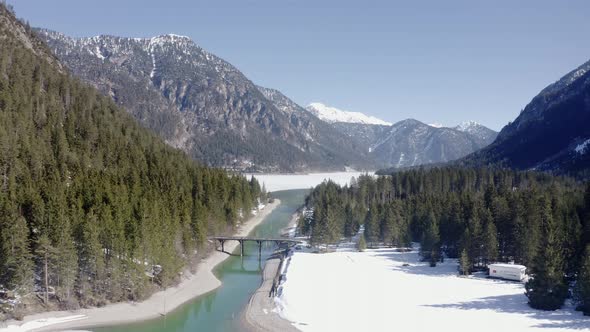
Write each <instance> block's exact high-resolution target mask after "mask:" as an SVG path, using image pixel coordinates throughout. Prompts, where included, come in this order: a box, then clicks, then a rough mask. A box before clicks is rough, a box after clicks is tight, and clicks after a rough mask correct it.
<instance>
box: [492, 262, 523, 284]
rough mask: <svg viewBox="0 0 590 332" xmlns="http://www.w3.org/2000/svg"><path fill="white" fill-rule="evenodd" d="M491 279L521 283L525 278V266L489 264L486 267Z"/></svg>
mask: <svg viewBox="0 0 590 332" xmlns="http://www.w3.org/2000/svg"><path fill="white" fill-rule="evenodd" d="M488 269H489V275H490V277H491V278H500V279H507V280H515V281H523V280H524V279H525V277H526V266H524V265H517V264H500V263H498V264H490V265H488Z"/></svg>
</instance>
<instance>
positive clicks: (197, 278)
mask: <svg viewBox="0 0 590 332" xmlns="http://www.w3.org/2000/svg"><path fill="white" fill-rule="evenodd" d="M279 204H280V200H278V199H275V200H274V202H273V203H271V204H268V205H267V206H266V207H265V208H264V209H262V210H261V211H260V212H259V213H258V214H257V215H256V216H253V217H252V218H250V219H249V220H248V221H247V222H245V223H243V224H242V225H241V227H240V228H239V230H238V231H237V233H236V236H246V235H248V234H249V233H250V232H251V231H252V230H253V229H254V228H255V227H256V226H257V225H259V224H260V223H261V222H262V221H263V220H264V219H265V218H266V216H268V215H269V214H270V213H271V212H272V211H273V210H274V209H275V208H276V207H277V206H278V205H279ZM237 245H238V242H236V241H231V242H228V243H226V245H225V250H226V251H229V252H232V251H233V250H234V249H235V248H236V247H237ZM228 257H229V255H227V254H225V253H221V252H218V251H214V252H212V253H211V254H210V255H209V256H208V257H207V258H206V259H205V260H203V261H201V262H200V263H199V264H198V266H197V271H196V272H195V273H194V274H190V273H189V272H187V273H185V275H187V278H186V279H184V280H183V281H182V282H181V283H180V284H179V285H178V286H176V287H171V288H168V289H166V290H164V291H161V292H158V293H155V294H153V295H152V296H151V297H150V298H149V299H147V300H145V301H143V302H139V303H116V304H112V305H107V306H106V307H102V308H91V309H81V310H77V311H75V312H70V311H55V312H46V313H40V314H36V315H31V316H27V317H25V319H24V320H23V321H22V322H17V321H9V322H5V323H0V332H24V331H55V330H60V331H61V330H64V329H74V328H76V329H80V328H87V327H94V326H105V325H117V324H124V323H130V322H137V321H142V320H148V319H152V318H157V317H160V316H162V315H163V314H165V313H167V312H170V311H172V310H174V309H175V308H178V307H179V306H181V305H182V304H184V303H186V302H188V301H190V300H192V299H193V298H195V297H197V296H199V295H202V294H205V293H208V292H210V291H212V290H214V289H215V288H217V287H219V286H220V285H221V282H220V281H219V279H217V278H216V277H215V275H214V274H213V269H214V268H215V266H217V265H218V264H220V263H221V262H223V261H224V260H225V259H227V258H228ZM5 326H7V327H5Z"/></svg>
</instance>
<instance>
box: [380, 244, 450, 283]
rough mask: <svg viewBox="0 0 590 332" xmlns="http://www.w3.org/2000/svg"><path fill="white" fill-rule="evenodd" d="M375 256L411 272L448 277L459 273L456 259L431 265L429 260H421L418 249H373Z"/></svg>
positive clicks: (396, 267) (395, 267)
mask: <svg viewBox="0 0 590 332" xmlns="http://www.w3.org/2000/svg"><path fill="white" fill-rule="evenodd" d="M373 255H374V256H375V257H382V258H386V259H388V260H390V261H391V262H392V263H393V266H392V268H393V269H394V270H396V271H401V272H404V273H409V274H418V275H426V276H432V277H448V276H454V275H457V262H456V260H445V262H444V263H439V264H437V266H436V267H431V266H430V264H429V263H428V262H421V261H420V256H419V255H418V251H417V250H416V249H414V250H412V251H411V252H398V251H397V249H395V248H391V249H389V248H388V249H379V250H375V251H373Z"/></svg>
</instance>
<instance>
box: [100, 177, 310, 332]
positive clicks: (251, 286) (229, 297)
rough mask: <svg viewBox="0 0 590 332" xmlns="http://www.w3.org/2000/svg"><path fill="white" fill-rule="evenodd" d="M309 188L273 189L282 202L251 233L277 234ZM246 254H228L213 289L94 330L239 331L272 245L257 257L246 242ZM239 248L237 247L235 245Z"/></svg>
mask: <svg viewBox="0 0 590 332" xmlns="http://www.w3.org/2000/svg"><path fill="white" fill-rule="evenodd" d="M308 192H309V190H307V189H305V190H288V191H280V192H275V193H273V196H274V197H277V198H278V199H280V200H281V204H280V205H279V206H278V207H277V208H276V209H275V210H274V211H273V212H272V213H271V214H270V215H269V216H268V217H266V219H265V221H264V222H263V223H262V224H260V225H259V226H258V227H256V228H255V229H254V231H253V232H252V233H251V235H252V236H258V237H271V236H274V237H276V236H278V235H280V234H279V233H280V231H281V229H283V228H284V227H286V226H287V224H288V223H289V220H290V219H291V215H292V214H293V213H294V212H295V210H297V208H299V207H300V206H301V205H302V204H303V203H304V199H305V195H306V194H307V193H308ZM244 248H245V253H246V256H244V257H243V258H242V257H240V256H231V257H229V258H228V259H227V260H225V261H224V262H223V263H221V264H220V265H219V266H217V268H215V270H214V273H215V275H216V276H217V278H219V279H220V280H221V281H222V282H223V285H222V286H221V287H220V288H218V289H216V290H215V291H213V292H210V293H208V294H205V295H203V296H200V297H198V298H196V299H195V300H193V301H192V302H189V303H188V304H186V305H184V306H181V307H180V308H178V309H177V310H174V311H172V312H170V313H168V315H166V316H165V317H162V318H159V319H156V320H150V321H145V322H141V323H136V324H128V325H121V326H114V327H104V328H96V329H93V331H96V332H144V331H146V332H156V331H158V332H160V331H162V332H167V331H207V332H209V331H217V332H231V331H241V329H240V327H239V322H238V318H239V315H240V313H241V311H242V308H243V307H244V305H246V303H248V300H249V298H250V295H251V294H252V293H253V292H254V291H256V289H257V288H258V287H259V286H260V281H261V271H262V265H263V264H264V261H266V259H267V258H268V257H269V255H270V254H271V252H272V250H273V248H274V247H273V246H272V245H265V246H263V250H262V257H261V260H259V259H258V246H257V244H256V243H249V242H246V245H245V246H244ZM238 250H239V249H238Z"/></svg>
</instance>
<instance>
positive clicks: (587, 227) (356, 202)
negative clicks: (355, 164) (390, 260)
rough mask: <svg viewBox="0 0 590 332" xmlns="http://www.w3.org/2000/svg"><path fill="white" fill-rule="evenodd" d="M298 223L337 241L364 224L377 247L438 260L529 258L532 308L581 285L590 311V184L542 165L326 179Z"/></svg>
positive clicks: (469, 265) (480, 265) (470, 265)
mask: <svg viewBox="0 0 590 332" xmlns="http://www.w3.org/2000/svg"><path fill="white" fill-rule="evenodd" d="M306 206H307V208H308V209H310V210H312V211H313V214H312V215H310V216H308V217H307V218H301V220H300V221H299V225H298V227H299V229H300V231H301V232H302V233H303V234H306V235H309V236H310V240H311V242H312V243H315V244H318V243H335V242H338V241H340V240H341V239H342V238H343V237H351V236H353V235H354V234H356V233H357V232H358V230H359V227H360V225H364V237H365V240H366V242H367V245H368V246H369V247H371V246H373V247H375V246H382V245H385V246H402V247H405V246H409V245H410V244H411V242H420V254H421V256H422V257H423V259H424V260H425V261H429V262H430V265H431V266H436V264H437V262H439V261H440V260H442V259H444V257H449V258H458V261H459V267H458V268H459V271H460V272H461V273H463V274H469V273H471V272H473V271H476V270H484V269H485V267H486V266H487V264H489V263H492V262H515V263H517V264H523V265H526V266H527V269H528V270H527V271H528V272H527V273H528V274H529V275H531V276H532V278H531V279H530V281H529V282H528V283H527V284H526V287H525V288H526V295H527V297H528V298H529V303H530V305H531V306H532V307H534V308H538V309H545V310H554V309H557V308H559V307H561V306H562V304H563V303H564V301H565V299H566V298H567V297H568V296H569V293H568V291H569V290H570V289H571V290H572V291H573V297H574V299H575V300H576V301H577V303H578V304H579V308H580V309H581V310H584V312H585V313H590V291H589V289H590V278H589V277H588V276H589V275H590V274H589V271H590V270H589V266H590V265H589V262H590V257H589V256H588V255H589V254H590V252H589V249H590V247H589V244H590V184H589V185H582V184H580V183H578V182H575V181H574V180H572V179H568V178H563V177H553V176H550V175H547V174H542V173H534V172H518V171H511V170H493V169H485V168H482V169H461V168H453V167H446V168H433V169H429V170H423V169H417V170H409V171H404V172H396V173H392V174H391V175H387V176H379V177H372V176H368V175H367V176H361V177H359V178H358V179H355V180H354V181H353V182H352V183H351V185H350V186H345V187H340V186H338V185H336V184H334V183H333V182H324V183H323V184H321V185H319V186H318V187H316V188H315V189H314V190H313V191H312V193H311V194H310V195H309V196H308V197H307V200H306Z"/></svg>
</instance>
